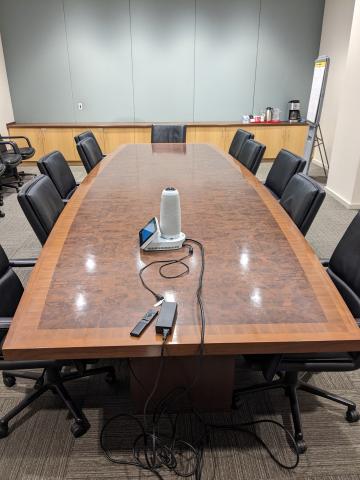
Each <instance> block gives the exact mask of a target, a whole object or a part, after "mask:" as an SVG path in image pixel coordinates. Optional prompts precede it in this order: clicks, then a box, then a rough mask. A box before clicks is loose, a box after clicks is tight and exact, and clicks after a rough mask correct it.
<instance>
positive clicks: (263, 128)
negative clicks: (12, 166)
mask: <svg viewBox="0 0 360 480" xmlns="http://www.w3.org/2000/svg"><path fill="white" fill-rule="evenodd" d="M7 127H8V131H9V135H24V136H26V137H28V138H29V139H30V141H31V143H32V145H33V147H34V148H35V149H36V154H35V156H34V157H33V158H32V159H31V160H29V162H34V161H36V160H38V159H39V158H40V157H42V156H43V155H45V154H46V153H49V152H51V151H53V150H60V152H62V154H63V155H64V157H65V158H66V159H67V160H68V161H70V162H79V161H80V158H79V156H78V154H77V151H76V146H75V142H74V136H75V135H77V134H79V133H80V132H83V131H85V130H91V131H92V132H93V133H94V135H95V137H96V138H97V140H98V142H99V145H100V147H101V149H102V150H103V152H104V153H108V152H112V151H113V150H115V148H117V147H118V146H119V145H122V144H126V143H150V140H151V124H150V123H135V124H134V123H102V124H100V123H82V124H79V123H67V124H65V123H62V124H60V123H59V124H45V123H44V124H32V123H28V124H25V123H16V122H13V123H9V124H8V125H7ZM238 128H243V129H244V130H248V131H250V132H252V133H254V135H255V139H256V140H258V141H259V142H261V143H263V144H264V145H266V152H265V156H264V158H265V159H272V158H275V157H276V155H277V153H278V152H279V150H280V149H281V148H286V149H288V150H290V151H292V152H294V153H296V154H298V155H303V152H304V145H305V140H306V136H307V132H308V126H307V125H306V124H305V123H296V124H294V123H288V122H279V123H271V124H254V123H248V124H243V123H240V122H238V123H235V122H212V123H205V122H202V123H187V143H210V144H214V145H216V146H218V147H219V148H220V149H221V150H223V151H225V152H227V151H228V150H229V146H230V143H231V141H232V139H233V136H234V134H235V132H236V130H237V129H238ZM19 144H20V146H23V143H22V142H21V141H19Z"/></svg>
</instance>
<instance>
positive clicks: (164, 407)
mask: <svg viewBox="0 0 360 480" xmlns="http://www.w3.org/2000/svg"><path fill="white" fill-rule="evenodd" d="M186 241H187V242H192V243H194V244H195V245H197V246H198V247H199V249H200V253H201V269H200V274H199V281H198V287H197V291H196V297H197V303H198V306H199V313H200V321H201V322H200V323H201V334H200V343H199V355H198V358H199V362H198V366H197V371H196V373H195V375H194V379H193V381H192V382H191V384H190V385H188V386H187V387H178V388H175V389H173V390H172V391H170V392H169V393H168V394H167V395H166V396H165V397H163V398H162V399H161V400H160V401H159V402H158V403H157V404H156V405H155V408H154V413H153V414H152V416H151V423H149V421H148V418H147V417H148V415H147V412H148V407H149V405H150V402H151V400H152V398H153V397H154V395H155V393H156V391H157V389H158V386H159V383H160V380H161V374H162V371H163V367H164V361H165V358H164V352H165V346H166V340H167V336H164V338H163V342H162V346H161V355H160V366H159V369H158V372H157V376H156V380H155V382H154V386H153V388H152V390H151V392H150V393H148V392H146V389H145V387H144V385H143V384H142V383H141V382H140V380H139V378H138V377H137V375H136V373H135V372H134V371H133V369H132V367H131V363H130V362H129V367H130V372H131V374H132V375H133V376H134V378H135V380H136V381H137V382H138V383H139V384H140V386H141V388H142V389H143V390H144V391H145V392H146V393H148V396H147V399H146V402H145V405H144V412H143V418H142V420H140V419H139V418H138V417H137V416H136V415H131V414H126V413H120V414H118V415H115V416H113V417H112V418H110V419H109V420H107V422H106V423H105V424H104V426H103V428H102V430H101V434H100V446H101V448H102V450H103V451H104V454H105V455H106V457H107V458H108V460H109V461H110V462H112V463H116V464H120V465H132V466H135V467H138V468H141V469H144V470H148V471H151V472H152V473H153V474H154V475H155V476H156V477H157V478H159V479H162V478H163V476H162V474H161V470H164V469H166V470H168V471H171V472H173V473H174V475H175V476H178V477H181V478H189V477H193V478H195V479H196V480H201V479H202V471H203V462H204V452H205V448H206V447H209V446H210V447H211V435H212V433H213V432H214V431H219V430H222V431H229V430H230V431H233V432H238V433H243V434H246V435H249V436H251V437H252V438H254V439H255V440H256V441H257V442H258V443H259V444H260V445H261V446H262V447H263V448H264V449H265V450H266V451H267V452H268V454H269V455H270V457H271V458H272V460H274V461H275V462H276V463H277V464H278V465H279V466H280V467H282V468H284V469H287V470H291V469H294V468H296V466H297V465H298V463H299V452H298V450H297V445H296V442H295V439H294V437H293V436H292V434H291V433H290V432H289V431H288V430H287V429H286V428H285V427H284V426H283V425H282V424H281V423H279V422H276V421H274V420H257V421H252V422H246V423H240V424H230V425H221V424H215V423H208V422H206V421H205V420H204V419H203V416H202V415H201V414H199V413H198V412H196V411H195V410H194V409H191V408H190V411H191V412H192V415H193V417H194V418H196V419H197V422H198V425H199V427H200V430H201V433H200V434H199V436H198V438H197V439H192V441H191V443H190V442H189V441H186V440H184V439H183V438H181V437H180V436H179V432H178V423H179V414H170V413H169V412H171V411H174V409H176V408H175V407H176V403H177V402H178V401H179V399H180V398H185V399H187V400H188V401H189V405H190V406H191V398H190V391H191V389H192V388H193V386H194V385H195V383H196V382H197V380H198V378H199V375H200V373H201V367H202V361H201V360H202V358H203V354H204V341H205V326H206V320H205V311H204V305H203V299H202V287H203V277H204V271H205V251H204V247H203V245H202V244H201V242H199V241H197V240H193V239H190V238H187V239H186ZM184 246H185V247H187V248H188V253H187V255H185V256H183V257H181V258H179V259H170V260H156V261H153V262H150V263H149V264H148V265H145V267H143V268H142V269H141V270H140V272H139V276H140V280H141V282H142V285H143V286H144V288H146V289H147V290H148V291H149V292H150V293H152V294H153V295H154V297H155V299H156V300H157V301H162V300H163V299H164V298H163V296H162V295H160V294H159V293H156V292H155V291H153V290H152V289H151V288H150V287H149V286H148V285H147V284H146V283H145V281H144V280H143V278H142V273H143V272H144V271H145V270H146V269H147V268H149V267H150V266H152V265H160V267H159V274H160V275H161V276H162V277H163V278H172V279H173V278H179V277H182V276H184V275H186V274H188V273H189V272H190V268H189V266H188V265H187V264H186V263H185V260H186V259H187V258H189V257H190V256H191V255H192V254H193V249H192V246H191V245H189V244H188V243H185V244H184ZM175 264H181V265H183V266H184V270H183V271H182V272H181V273H179V274H177V275H174V276H172V275H167V274H166V273H164V269H166V268H167V267H169V266H171V265H175ZM117 419H124V420H125V419H129V420H131V421H132V422H133V423H134V424H135V425H136V426H137V427H138V428H139V432H140V433H139V435H138V436H137V437H136V438H134V441H133V444H132V458H131V460H125V459H116V458H115V457H113V456H112V455H111V453H110V451H109V449H108V448H107V447H106V445H105V443H106V432H107V430H108V428H109V426H110V425H111V424H112V423H113V422H114V421H115V420H117ZM165 420H166V421H167V422H168V424H169V426H170V433H169V434H165V433H164V432H162V431H161V425H160V423H161V424H163V423H164V421H165ZM264 423H267V424H272V425H275V426H277V427H279V428H280V429H281V430H282V431H283V432H284V433H285V435H286V436H287V438H288V439H289V441H290V444H291V446H292V447H293V450H294V452H295V455H296V459H295V462H294V463H293V464H290V465H286V464H284V463H283V462H281V461H280V460H279V459H278V458H276V457H275V455H274V454H273V453H272V451H271V449H270V447H269V446H268V445H267V444H266V443H265V442H264V441H263V440H262V439H261V438H260V436H259V435H258V434H257V433H256V432H254V431H253V430H251V429H250V427H252V426H256V425H259V424H264ZM185 452H186V455H185Z"/></svg>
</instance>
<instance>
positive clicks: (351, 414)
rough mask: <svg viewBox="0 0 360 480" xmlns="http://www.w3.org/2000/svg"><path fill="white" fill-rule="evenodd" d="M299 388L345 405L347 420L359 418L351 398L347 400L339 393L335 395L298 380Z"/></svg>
mask: <svg viewBox="0 0 360 480" xmlns="http://www.w3.org/2000/svg"><path fill="white" fill-rule="evenodd" d="M298 388H299V389H300V390H302V391H304V392H307V393H311V394H312V395H316V396H318V397H322V398H326V399H327V400H331V401H332V402H336V403H340V405H345V407H347V412H346V420H347V421H348V422H357V421H358V420H359V418H360V415H359V412H358V411H357V410H356V404H355V403H354V402H352V401H351V400H347V399H346V398H344V397H340V396H339V395H335V394H334V393H331V392H327V391H326V390H323V389H321V388H318V387H314V386H312V385H308V384H307V383H303V382H300V383H299V387H298Z"/></svg>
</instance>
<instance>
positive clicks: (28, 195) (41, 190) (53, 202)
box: [18, 175, 64, 245]
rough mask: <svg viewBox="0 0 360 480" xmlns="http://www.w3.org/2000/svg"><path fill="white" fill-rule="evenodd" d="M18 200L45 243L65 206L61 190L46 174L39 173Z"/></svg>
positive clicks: (22, 190)
mask: <svg viewBox="0 0 360 480" xmlns="http://www.w3.org/2000/svg"><path fill="white" fill-rule="evenodd" d="M18 200H19V203H20V206H21V208H22V209H23V212H24V213H25V216H26V218H27V219H28V221H29V223H30V225H31V226H32V228H33V230H34V232H35V234H36V236H37V237H38V239H39V240H40V242H41V244H42V245H44V243H45V242H46V240H47V238H48V236H49V235H50V232H51V230H52V228H53V226H54V225H55V222H56V220H57V219H58V217H59V215H60V213H61V212H62V210H63V208H64V203H63V201H62V200H61V197H60V194H59V192H58V191H57V190H56V188H55V186H54V184H53V183H52V181H51V180H50V178H49V177H47V176H46V175H38V176H37V177H35V178H34V179H33V180H32V181H30V182H28V183H26V184H25V185H24V186H23V187H22V188H21V190H20V192H19V193H18Z"/></svg>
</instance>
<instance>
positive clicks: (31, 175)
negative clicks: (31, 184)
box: [18, 170, 37, 179]
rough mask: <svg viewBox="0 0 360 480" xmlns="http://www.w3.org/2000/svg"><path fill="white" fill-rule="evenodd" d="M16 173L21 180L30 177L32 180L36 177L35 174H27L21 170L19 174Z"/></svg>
mask: <svg viewBox="0 0 360 480" xmlns="http://www.w3.org/2000/svg"><path fill="white" fill-rule="evenodd" d="M18 173H19V177H20V178H21V179H24V177H32V178H34V177H36V176H37V174H36V173H27V172H24V171H23V170H22V171H21V172H18Z"/></svg>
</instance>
